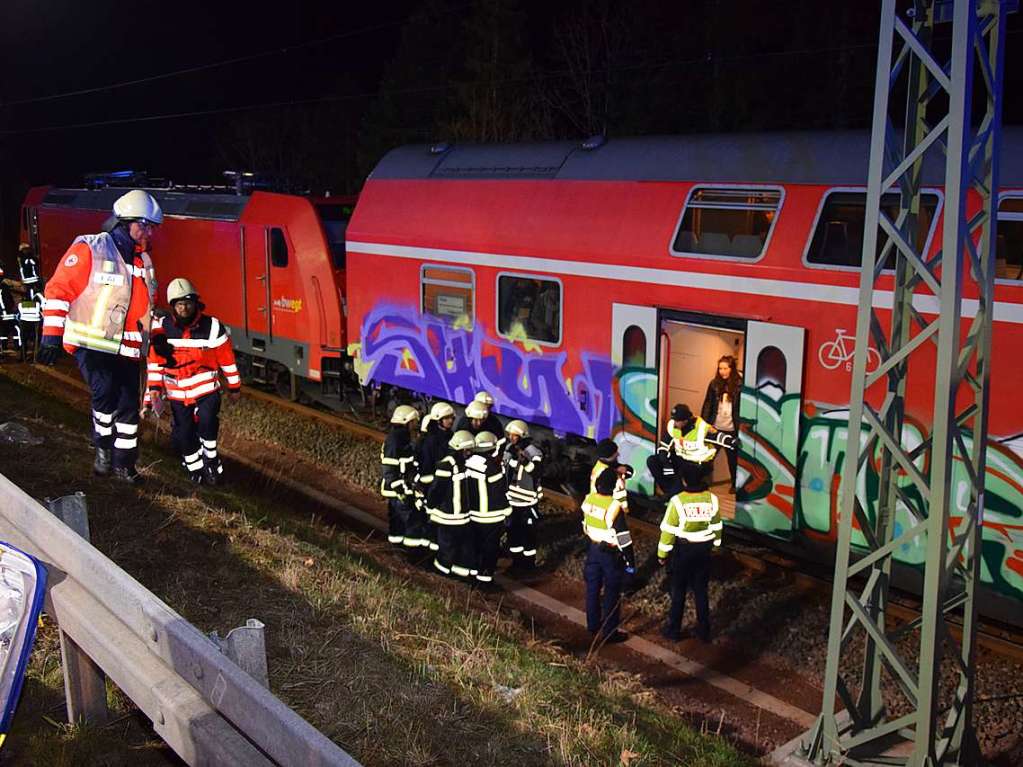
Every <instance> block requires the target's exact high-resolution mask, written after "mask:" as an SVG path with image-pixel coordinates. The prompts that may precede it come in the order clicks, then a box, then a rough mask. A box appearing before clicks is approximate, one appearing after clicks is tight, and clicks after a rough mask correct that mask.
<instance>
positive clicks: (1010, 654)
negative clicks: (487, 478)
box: [243, 387, 1023, 662]
mask: <svg viewBox="0 0 1023 767" xmlns="http://www.w3.org/2000/svg"><path fill="white" fill-rule="evenodd" d="M243 393H244V395H245V396H248V397H250V398H252V399H255V400H258V401H261V402H265V403H268V404H270V405H272V406H275V407H278V408H281V409H284V410H287V411H290V412H292V413H295V414H296V415H300V416H302V417H305V418H310V419H313V420H316V421H319V422H321V423H323V424H326V425H327V426H330V427H332V428H336V429H343V430H346V431H347V432H349V433H351V434H355V435H358V436H362V437H366V438H368V439H372V440H374V441H376V442H378V443H383V441H384V433H383V432H382V431H381V430H380V429H377V428H375V427H373V426H370V425H367V424H365V423H360V422H359V421H356V420H355V419H353V418H350V417H347V416H344V415H339V414H334V413H328V412H324V411H322V410H317V409H316V408H313V407H309V406H307V405H303V404H301V403H298V402H292V401H289V400H285V399H282V398H281V397H278V396H276V395H273V394H269V393H267V392H263V391H260V390H258V389H253V388H251V387H245V388H244V390H243ZM544 498H545V499H546V500H547V501H548V502H549V503H551V504H552V505H554V506H556V507H557V508H559V509H561V510H563V511H568V512H574V511H576V510H577V509H578V508H579V500H578V499H576V498H573V497H572V496H570V495H568V494H567V493H562V492H559V491H557V490H551V489H549V488H544ZM630 526H631V527H632V529H633V531H634V532H636V533H639V534H642V535H645V536H650V537H656V536H657V535H659V530H658V526H657V524H655V523H652V522H650V521H648V520H645V519H642V518H641V517H639V516H633V517H632V518H631V520H630ZM725 556H727V557H729V558H730V559H731V560H733V561H734V562H736V563H737V564H738V565H740V566H741V567H743V568H744V569H746V570H749V571H751V572H753V573H765V574H766V573H777V572H784V574H785V578H786V579H787V580H789V581H790V582H792V583H793V584H796V585H798V586H801V587H802V588H804V589H806V590H807V591H808V592H811V593H815V594H819V595H828V594H830V593H831V585H832V584H831V579H830V578H827V577H823V576H821V575H814V574H810V573H807V572H805V571H804V568H803V566H802V564H801V563H800V562H799V561H798V560H796V559H793V558H791V557H786V556H783V555H780V554H778V553H776V552H772V551H766V550H765V551H753V550H738V549H736V548H734V547H726V549H725ZM914 600H915V598H914V597H912V596H911V595H907V594H905V593H903V592H897V593H896V594H894V595H893V597H892V601H891V602H890V603H889V613H890V614H891V615H892V616H893V617H894V618H896V619H897V620H899V621H900V622H902V623H903V624H909V623H912V622H913V621H915V620H918V619H919V618H920V610H919V608H918V607H917V606H916V604H915V603H914ZM950 630H951V631H952V633H953V634H954V635H955V636H956V637H957V639H958V638H959V636H960V633H961V626H959V625H958V624H955V623H953V624H952V625H951V629H950ZM978 639H979V643H980V645H981V646H982V647H985V648H986V649H988V650H990V651H992V652H994V653H996V654H998V655H1001V656H1002V657H1005V658H1009V659H1011V660H1014V661H1021V662H1023V631H1019V630H1016V629H1013V628H1012V627H1010V626H1003V625H1000V624H995V623H991V622H986V623H982V624H981V627H980V629H979V631H978Z"/></svg>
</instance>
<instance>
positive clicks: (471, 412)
mask: <svg viewBox="0 0 1023 767" xmlns="http://www.w3.org/2000/svg"><path fill="white" fill-rule="evenodd" d="M455 429H457V430H462V429H465V430H466V431H471V432H472V433H473V435H474V436H475V435H476V434H479V433H480V432H481V431H489V432H490V433H491V434H496V435H497V437H498V440H497V441H498V446H499V450H498V452H500V449H502V448H503V447H504V437H503V436H502V435H503V434H504V428H503V427H502V426H501V419H500V418H498V417H497V416H496V415H495V414H494V398H493V397H491V396H490V395H489V394H488V393H487V392H485V391H480V392H476V396H475V397H474V398H473V400H472V402H470V403H469V404H468V405H466V406H465V413H464V415H463V416H462V417H461V418H460V419H459V420H458V423H457V424H456V425H455Z"/></svg>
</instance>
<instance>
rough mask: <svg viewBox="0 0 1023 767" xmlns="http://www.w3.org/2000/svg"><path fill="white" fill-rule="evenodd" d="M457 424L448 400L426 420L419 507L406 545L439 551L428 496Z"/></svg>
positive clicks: (419, 447)
mask: <svg viewBox="0 0 1023 767" xmlns="http://www.w3.org/2000/svg"><path fill="white" fill-rule="evenodd" d="M454 423H455V409H454V408H453V407H451V405H449V404H448V403H447V402H434V403H433V407H431V408H430V414H429V415H428V416H426V418H424V419H423V426H422V433H423V436H422V438H421V439H420V440H419V444H418V445H416V465H417V469H418V472H419V476H418V478H417V479H416V482H415V508H414V509H413V512H412V515H411V517H410V518H409V528H408V530H406V531H405V541H404V542H405V545H406V546H408V547H409V548H415V547H417V546H426V547H429V548H430V550H431V551H437V548H438V546H437V541H436V537H437V534H436V529H435V526H434V525H433V523H432V522H430V516H429V508H428V504H427V496H428V495H429V493H430V485H431V484H432V483H433V472H434V469H436V468H437V462H438V461H440V459H441V458H443V457H444V456H445V455H447V452H448V441H449V440H450V439H451V427H452V426H453V425H454Z"/></svg>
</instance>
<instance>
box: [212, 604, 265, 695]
mask: <svg viewBox="0 0 1023 767" xmlns="http://www.w3.org/2000/svg"><path fill="white" fill-rule="evenodd" d="M210 639H212V640H213V643H214V644H215V645H216V646H217V648H218V649H219V650H220V651H221V652H222V653H224V655H226V656H227V657H228V658H230V659H231V660H232V661H234V663H235V665H237V666H238V668H240V669H241V670H242V671H244V672H245V673H246V674H248V675H249V676H251V677H252V678H253V679H255V680H256V681H257V682H259V683H260V684H261V685H263V686H264V687H265V688H266V689H268V690H269V689H270V673H269V671H268V670H267V665H266V626H265V625H264V624H263V622H262V621H259V620H256V619H255V618H249V619H248V620H247V621H245V625H244V626H239V627H238V628H235V629H231V630H230V631H229V632H227V636H226V637H224V638H223V639H221V638H220V636H218V634H217V632H216V631H214V632H213V633H212V634H210Z"/></svg>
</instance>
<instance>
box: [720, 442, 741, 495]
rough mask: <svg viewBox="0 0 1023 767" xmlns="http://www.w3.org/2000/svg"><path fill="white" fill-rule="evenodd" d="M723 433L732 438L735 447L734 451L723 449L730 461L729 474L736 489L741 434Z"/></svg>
mask: <svg viewBox="0 0 1023 767" xmlns="http://www.w3.org/2000/svg"><path fill="white" fill-rule="evenodd" d="M719 431H720V429H719ZM721 433H722V434H727V435H728V436H730V437H731V438H732V444H733V445H735V447H734V449H732V450H727V449H726V448H721V449H722V450H723V451H724V453H725V458H727V459H728V473H729V474H731V475H732V487H735V472H736V469H737V468H738V466H739V432H737V431H722V432H721Z"/></svg>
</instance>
